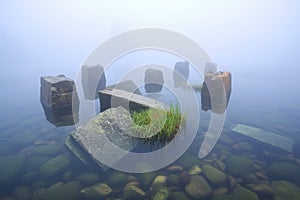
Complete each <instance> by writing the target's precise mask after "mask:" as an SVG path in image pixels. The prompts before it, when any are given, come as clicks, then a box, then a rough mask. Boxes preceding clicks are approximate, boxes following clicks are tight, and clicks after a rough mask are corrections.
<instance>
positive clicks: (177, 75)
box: [173, 61, 190, 88]
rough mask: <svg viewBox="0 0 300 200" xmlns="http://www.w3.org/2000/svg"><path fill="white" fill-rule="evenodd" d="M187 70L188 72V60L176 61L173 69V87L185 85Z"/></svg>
mask: <svg viewBox="0 0 300 200" xmlns="http://www.w3.org/2000/svg"><path fill="white" fill-rule="evenodd" d="M189 72H190V70H189V62H187V61H183V62H176V64H175V66H174V71H173V81H174V87H175V88H178V87H180V86H185V85H187V80H188V78H189Z"/></svg>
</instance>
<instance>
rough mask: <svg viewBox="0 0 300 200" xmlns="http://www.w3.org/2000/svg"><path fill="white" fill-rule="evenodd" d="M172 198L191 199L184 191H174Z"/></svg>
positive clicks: (179, 199)
mask: <svg viewBox="0 0 300 200" xmlns="http://www.w3.org/2000/svg"><path fill="white" fill-rule="evenodd" d="M170 199H172V200H190V198H189V197H188V196H186V194H185V193H184V192H173V193H172V194H171V197H170Z"/></svg>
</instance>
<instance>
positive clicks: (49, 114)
mask: <svg viewBox="0 0 300 200" xmlns="http://www.w3.org/2000/svg"><path fill="white" fill-rule="evenodd" d="M40 101H41V103H42V106H43V108H44V112H45V115H46V118H47V120H48V121H49V122H51V123H52V124H54V125H56V126H66V125H73V124H74V123H76V122H77V120H78V109H79V99H78V95H77V92H76V87H75V83H74V81H73V80H71V79H69V78H66V77H65V76H64V75H59V76H43V77H41V89H40Z"/></svg>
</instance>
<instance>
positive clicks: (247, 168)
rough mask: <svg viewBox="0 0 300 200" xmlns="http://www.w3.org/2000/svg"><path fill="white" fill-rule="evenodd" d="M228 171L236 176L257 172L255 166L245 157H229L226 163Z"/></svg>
mask: <svg viewBox="0 0 300 200" xmlns="http://www.w3.org/2000/svg"><path fill="white" fill-rule="evenodd" d="M226 167H227V170H228V171H229V172H230V173H231V174H232V175H234V176H243V175H245V174H248V173H250V172H253V171H255V164H254V162H253V161H252V160H250V159H249V158H247V157H245V156H236V155H233V156H229V158H228V159H227V161H226Z"/></svg>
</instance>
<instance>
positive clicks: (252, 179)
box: [242, 173, 259, 183]
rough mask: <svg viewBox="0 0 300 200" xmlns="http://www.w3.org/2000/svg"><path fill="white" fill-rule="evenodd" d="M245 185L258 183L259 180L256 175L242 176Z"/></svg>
mask: <svg viewBox="0 0 300 200" xmlns="http://www.w3.org/2000/svg"><path fill="white" fill-rule="evenodd" d="M242 179H243V183H258V182H259V181H258V178H257V176H256V175H255V173H249V174H245V175H243V176H242Z"/></svg>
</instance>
